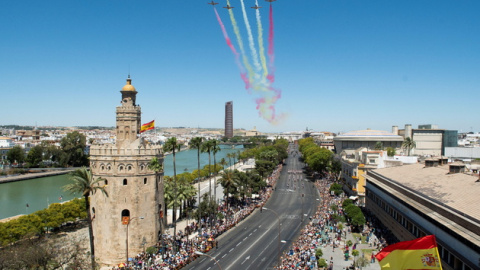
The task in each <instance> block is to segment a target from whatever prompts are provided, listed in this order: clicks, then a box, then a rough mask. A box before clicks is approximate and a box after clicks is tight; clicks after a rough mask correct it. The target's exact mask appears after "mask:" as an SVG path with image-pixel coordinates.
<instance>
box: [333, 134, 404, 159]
mask: <svg viewBox="0 0 480 270" xmlns="http://www.w3.org/2000/svg"><path fill="white" fill-rule="evenodd" d="M378 142H381V143H382V145H383V147H384V148H387V147H392V148H394V149H396V150H397V153H398V152H400V151H401V147H402V143H403V138H402V136H399V135H398V134H393V133H390V132H387V131H383V130H370V129H367V130H357V131H350V132H347V133H344V134H341V135H338V136H336V137H334V138H333V143H334V144H335V152H336V153H337V154H340V153H342V151H344V150H355V149H358V148H361V147H365V148H367V149H370V150H372V149H375V145H376V144H377V143H378Z"/></svg>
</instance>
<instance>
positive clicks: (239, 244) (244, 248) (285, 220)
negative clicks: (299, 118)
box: [185, 145, 318, 270]
mask: <svg viewBox="0 0 480 270" xmlns="http://www.w3.org/2000/svg"><path fill="white" fill-rule="evenodd" d="M289 152H290V153H291V154H290V155H289V157H288V158H287V161H286V166H284V167H283V170H282V172H281V175H280V178H279V180H278V181H277V186H276V190H275V191H274V192H273V193H272V196H271V198H270V200H269V201H268V203H267V204H266V205H265V208H264V209H263V211H260V210H259V209H257V210H255V211H254V212H253V213H252V214H251V215H250V216H249V217H248V218H247V219H245V220H244V221H242V222H241V223H240V224H238V225H237V226H236V227H235V228H232V229H231V230H230V231H228V232H227V233H224V234H223V235H222V236H220V237H219V238H218V239H217V240H218V249H213V250H211V251H210V252H208V253H207V254H208V255H209V256H211V257H213V258H215V260H217V261H218V263H219V264H220V266H221V269H223V270H236V269H238V270H247V269H252V270H253V269H272V268H273V267H274V266H275V265H276V264H277V262H278V258H279V254H281V253H282V252H283V251H285V250H286V249H287V248H288V247H289V246H290V245H291V243H292V241H293V240H295V238H296V237H297V236H298V234H299V233H300V229H301V228H302V227H303V226H304V225H306V224H307V223H308V221H309V217H310V216H311V215H313V214H314V211H315V209H316V206H317V204H318V192H317V190H316V188H315V186H314V185H313V183H311V182H309V181H307V180H305V175H304V174H303V173H302V168H303V166H304V165H303V163H301V162H300V161H299V154H298V153H296V152H297V149H296V148H294V146H293V145H291V148H290V150H289ZM293 171H297V172H299V173H295V174H294V173H292V172H293ZM289 172H290V173H289ZM302 194H303V196H302ZM277 215H278V217H279V218H280V227H281V230H280V238H279V225H278V217H277ZM185 269H195V270H208V269H219V267H218V265H216V264H215V262H214V261H213V260H212V259H210V258H209V257H208V256H202V257H200V258H197V259H196V260H195V261H194V262H193V263H191V264H189V265H188V266H186V267H185Z"/></svg>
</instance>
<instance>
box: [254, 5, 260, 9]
mask: <svg viewBox="0 0 480 270" xmlns="http://www.w3.org/2000/svg"><path fill="white" fill-rule="evenodd" d="M252 8H254V9H259V8H262V7H259V6H257V5H255V6H254V7H252Z"/></svg>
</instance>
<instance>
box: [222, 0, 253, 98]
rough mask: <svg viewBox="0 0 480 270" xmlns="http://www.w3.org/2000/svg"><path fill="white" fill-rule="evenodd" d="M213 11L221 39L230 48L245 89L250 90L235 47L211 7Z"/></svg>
mask: <svg viewBox="0 0 480 270" xmlns="http://www.w3.org/2000/svg"><path fill="white" fill-rule="evenodd" d="M213 10H214V11H215V15H216V16H217V21H218V23H219V24H220V28H221V29H222V33H223V37H224V38H225V41H226V42H227V45H228V47H230V50H232V52H233V54H234V55H235V64H237V66H238V69H239V70H240V77H241V78H242V80H243V82H244V83H245V88H246V89H248V88H250V82H249V81H248V78H247V76H246V74H245V69H244V68H243V66H242V64H241V63H240V59H239V58H240V55H239V53H238V52H237V50H236V49H235V47H234V46H233V44H232V41H231V40H230V37H229V36H228V33H227V30H226V29H225V25H224V24H223V22H222V19H221V18H220V16H219V15H218V12H217V9H216V8H215V6H213Z"/></svg>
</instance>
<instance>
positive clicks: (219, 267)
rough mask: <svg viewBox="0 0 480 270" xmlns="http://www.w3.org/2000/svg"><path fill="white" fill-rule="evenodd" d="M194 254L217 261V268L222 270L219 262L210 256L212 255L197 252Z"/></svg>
mask: <svg viewBox="0 0 480 270" xmlns="http://www.w3.org/2000/svg"><path fill="white" fill-rule="evenodd" d="M194 253H195V254H197V255H204V256H207V257H209V258H210V259H212V260H214V261H215V263H216V264H217V266H218V269H220V270H222V267H221V266H220V264H219V263H218V261H217V260H215V258H213V257H212V256H210V255H208V254H206V253H203V252H200V251H195V252H194Z"/></svg>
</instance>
